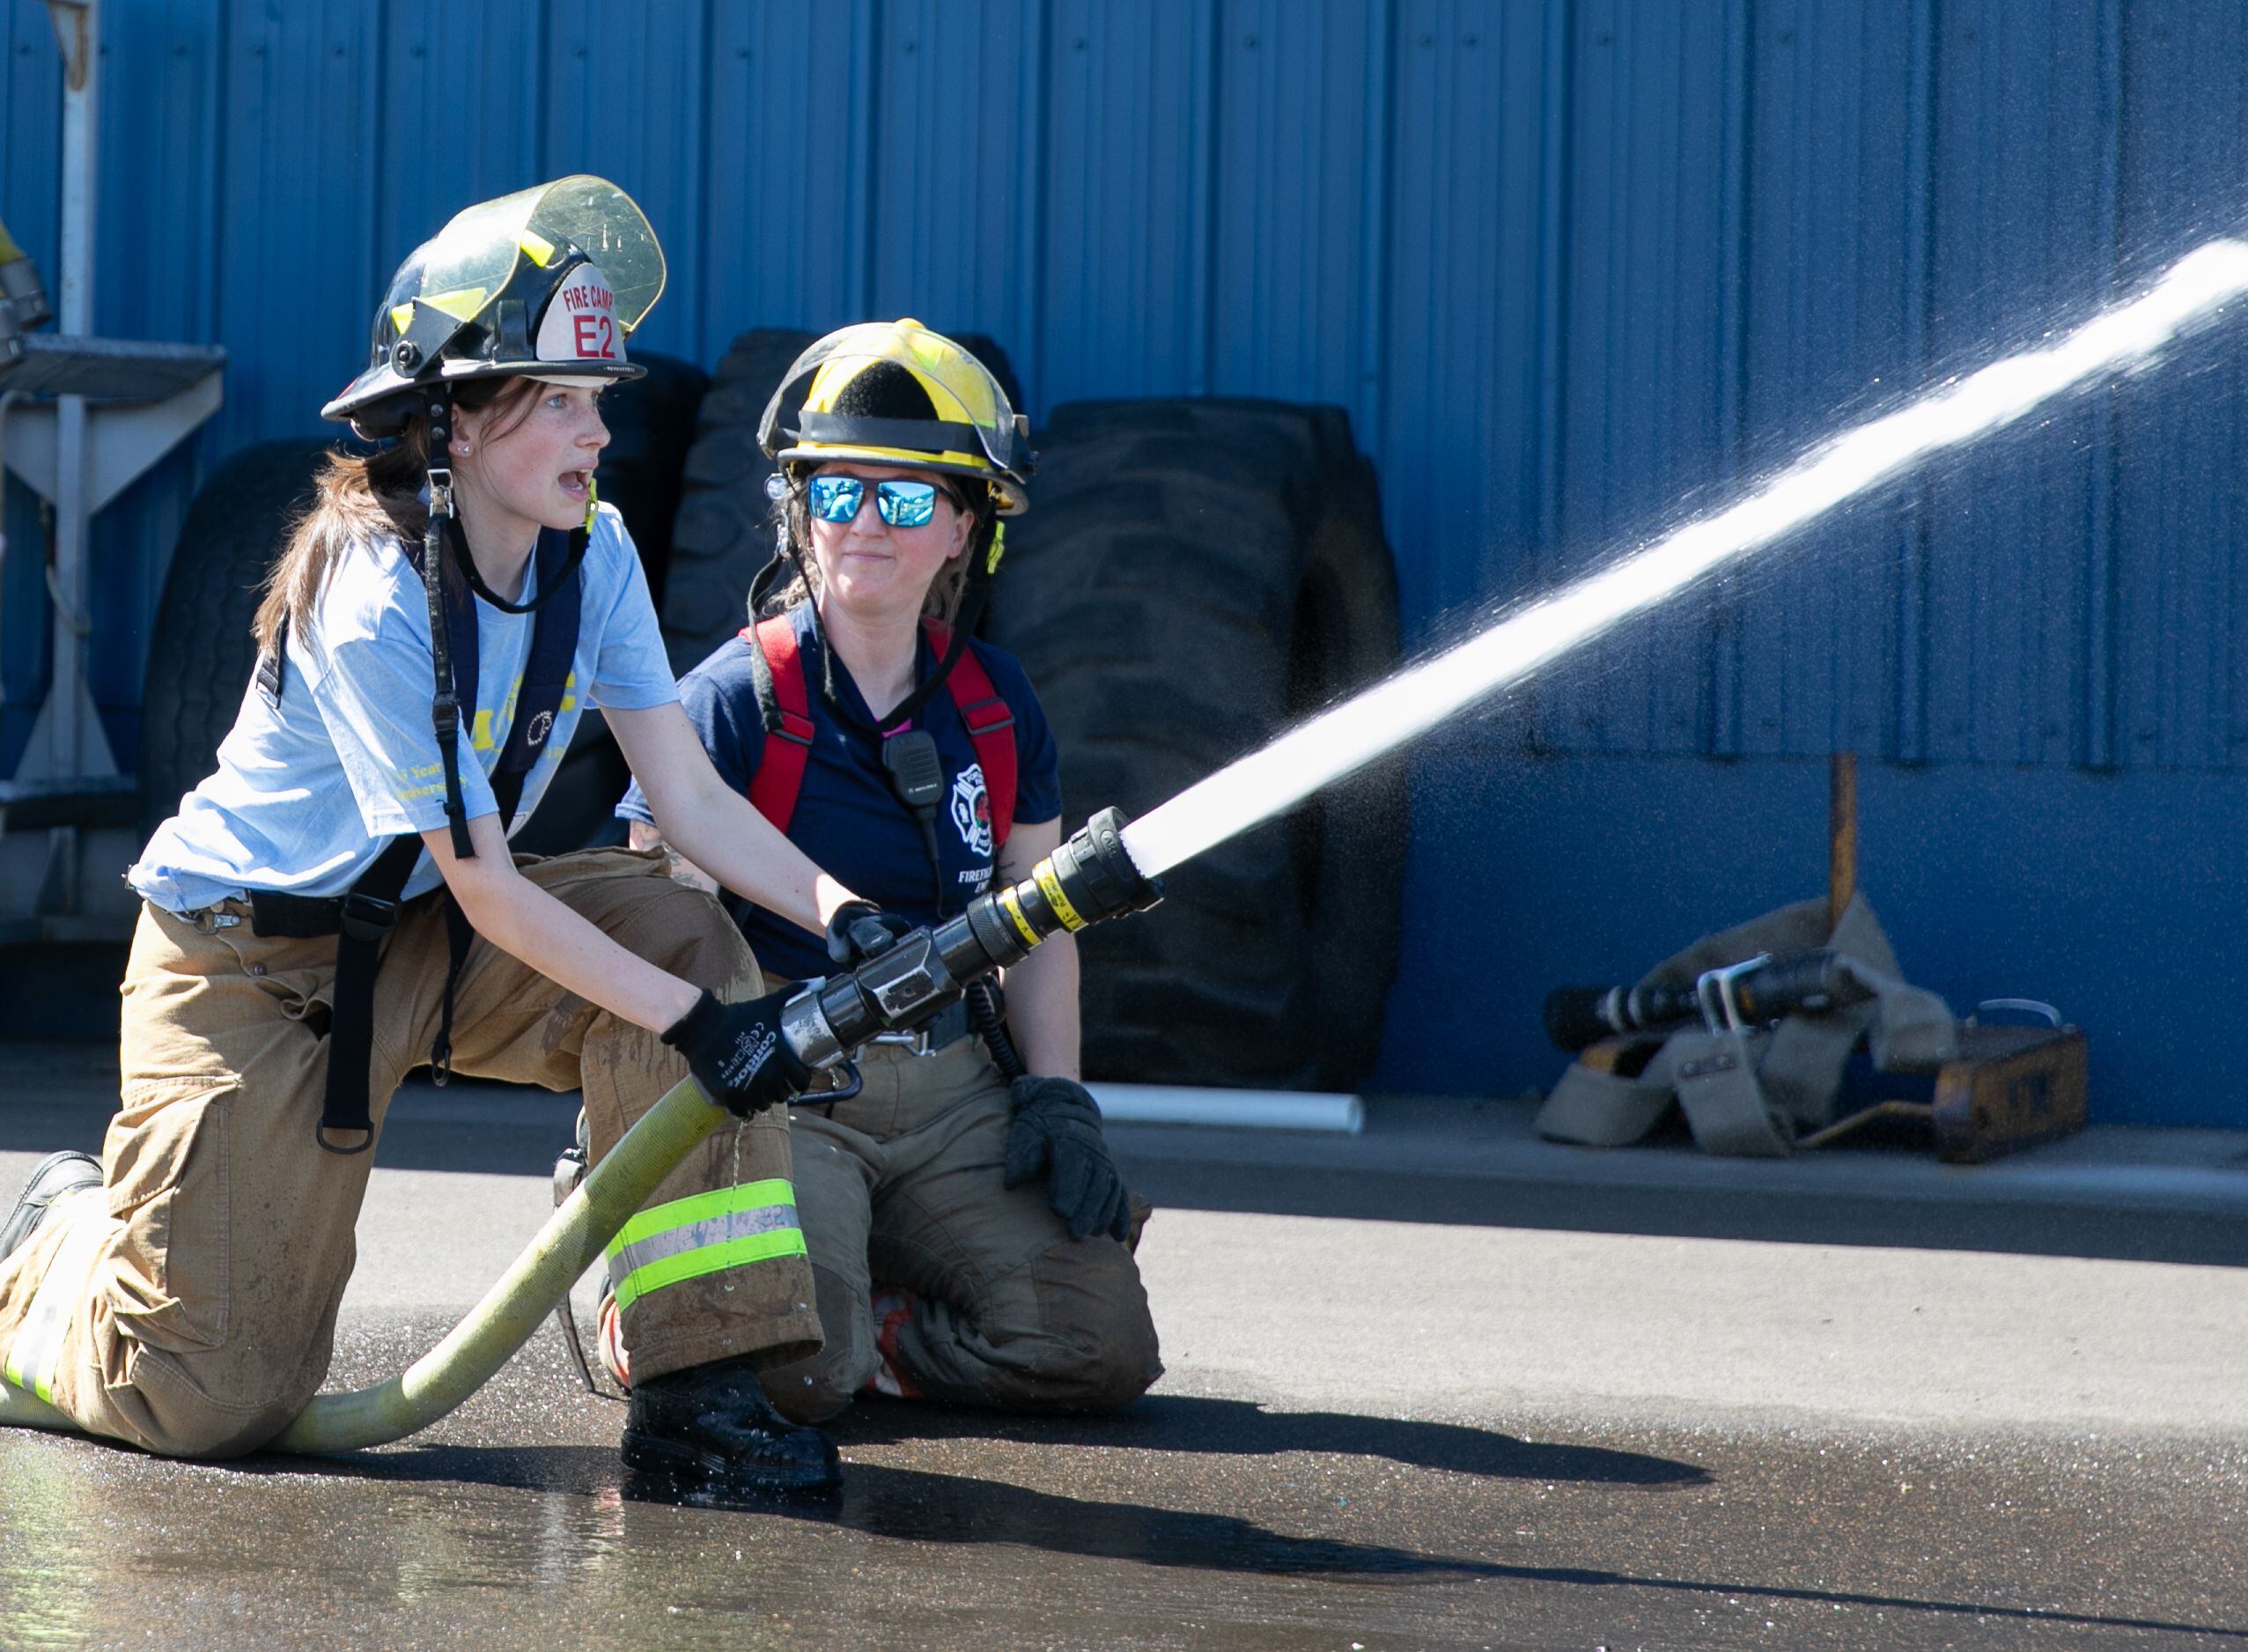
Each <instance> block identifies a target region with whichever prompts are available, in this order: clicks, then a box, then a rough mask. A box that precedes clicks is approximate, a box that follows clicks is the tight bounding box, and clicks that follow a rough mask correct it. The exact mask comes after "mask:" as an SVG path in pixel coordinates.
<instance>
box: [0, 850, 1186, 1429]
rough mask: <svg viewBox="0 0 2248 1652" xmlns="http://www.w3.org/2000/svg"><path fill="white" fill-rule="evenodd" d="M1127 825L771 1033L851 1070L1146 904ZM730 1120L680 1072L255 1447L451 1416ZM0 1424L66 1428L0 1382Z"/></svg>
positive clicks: (818, 1065) (1054, 861)
mask: <svg viewBox="0 0 2248 1652" xmlns="http://www.w3.org/2000/svg"><path fill="white" fill-rule="evenodd" d="M1125 824H1126V822H1125V818H1124V814H1123V811H1121V810H1119V809H1113V808H1111V809H1103V810H1102V812H1101V813H1100V814H1098V815H1095V816H1094V817H1093V818H1092V819H1091V820H1089V821H1087V822H1086V824H1085V826H1084V828H1083V829H1082V830H1080V831H1079V832H1078V833H1077V834H1076V835H1075V836H1073V837H1071V838H1070V839H1069V841H1068V842H1066V843H1065V844H1062V845H1061V846H1060V847H1059V848H1058V849H1056V850H1055V851H1054V852H1053V853H1052V854H1050V855H1049V856H1047V857H1046V859H1043V860H1041V861H1040V862H1039V863H1038V864H1037V865H1036V867H1033V868H1032V869H1031V873H1030V875H1029V876H1028V877H1027V878H1025V879H1023V880H1022V881H1021V882H1020V883H1016V884H1013V885H1010V886H1007V887H1006V888H1002V889H997V890H994V891H992V892H990V893H988V894H984V895H980V896H977V897H976V898H975V899H974V900H973V901H971V902H969V905H968V910H967V911H964V912H962V914H961V915H960V916H959V917H957V918H950V919H948V920H947V921H946V922H944V923H942V924H940V925H938V926H936V927H934V928H933V929H918V930H915V931H914V932H913V933H910V934H908V935H906V936H904V937H903V938H902V939H900V940H899V941H898V942H897V944H896V945H895V946H893V947H890V948H887V949H886V950H884V951H882V952H881V953H880V954H878V955H875V956H874V957H873V958H870V959H868V960H867V961H866V962H864V963H862V964H860V965H859V967H858V968H856V969H854V970H850V971H848V972H847V973H844V974H842V975H837V976H830V977H825V978H824V979H821V980H815V981H807V982H806V983H805V984H804V985H802V986H801V987H800V988H799V989H798V990H797V991H796V992H793V993H792V994H791V995H790V996H789V998H788V999H786V1001H785V1004H784V1005H783V1007H782V1010H781V1036H782V1037H784V1038H785V1039H786V1040H787V1041H788V1044H789V1046H790V1048H791V1049H792V1050H793V1051H795V1052H796V1054H797V1056H798V1057H799V1058H800V1059H801V1060H802V1061H803V1062H804V1064H805V1065H806V1066H808V1067H810V1068H812V1069H813V1070H814V1072H829V1071H842V1072H844V1073H851V1076H853V1077H854V1078H855V1073H852V1072H851V1056H852V1054H853V1053H854V1052H856V1051H858V1050H859V1048H860V1047H861V1046H863V1045H865V1044H866V1043H867V1042H869V1041H870V1040H871V1039H873V1038H874V1037H875V1036H877V1035H879V1034H881V1033H886V1032H910V1031H912V1030H913V1029H916V1028H917V1027H919V1026H921V1025H922V1024H923V1023H925V1022H926V1021H929V1020H930V1019H931V1018H932V1017H933V1016H935V1015H936V1014H939V1013H940V1011H942V1010H944V1009H947V1008H948V1007H950V1006H952V1005H953V1004H954V1003H955V1002H957V1001H958V1000H959V999H960V998H961V997H962V994H963V992H966V990H967V989H968V987H969V985H971V984H972V983H974V982H977V981H980V980H983V979H984V978H986V977H990V976H991V975H993V974H994V973H996V972H997V971H999V970H1003V969H1005V968H1006V967H1007V966H1008V965H1009V964H1013V963H1016V962H1021V960H1022V959H1024V958H1026V957H1028V955H1029V954H1030V951H1031V948H1034V947H1036V946H1037V945H1038V944H1039V943H1040V942H1041V941H1043V940H1047V939H1048V938H1049V937H1050V936H1053V935H1056V934H1058V933H1064V932H1065V931H1075V930H1080V929H1083V928H1085V927H1086V926H1087V925H1089V924H1094V923H1098V922H1101V921H1102V920H1103V919H1106V918H1119V917H1122V916H1123V915H1124V914H1125V913H1127V912H1137V911H1145V910H1146V908H1148V907H1150V906H1153V905H1154V904H1155V903H1156V902H1158V901H1160V900H1161V899H1162V896H1163V889H1162V885H1161V883H1159V882H1157V881H1155V880H1154V879H1153V878H1150V877H1146V876H1144V875H1143V874H1141V873H1140V871H1139V867H1136V866H1135V865H1134V864H1133V862H1132V859H1131V854H1130V852H1128V851H1126V849H1125V848H1124V838H1123V832H1124V826H1125ZM732 1117H733V1115H732V1114H730V1113H728V1112H727V1111H726V1110H725V1109H723V1108H721V1107H719V1106H717V1105H716V1104H715V1103H712V1102H711V1100H710V1098H709V1097H708V1096H706V1095H704V1094H703V1091H702V1088H701V1087H700V1086H699V1085H697V1083H696V1082H695V1080H693V1079H691V1078H689V1079H682V1080H680V1081H679V1082H678V1083H677V1084H675V1085H674V1086H673V1087H672V1088H670V1089H669V1090H668V1091H667V1092H666V1093H665V1094H664V1095H663V1097H662V1099H661V1100H660V1101H658V1102H657V1103H656V1104H655V1105H654V1106H653V1107H652V1108H650V1109H649V1110H647V1112H645V1114H643V1115H642V1116H641V1117H640V1118H639V1120H638V1122H637V1123H636V1124H634V1125H633V1126H632V1128H631V1129H630V1130H628V1131H626V1132H624V1135H623V1138H622V1139H620V1140H619V1141H618V1142H617V1144H616V1146H615V1147H614V1148H612V1149H611V1150H610V1151H609V1153H608V1154H607V1155H606V1156H604V1157H603V1158H602V1160H601V1162H600V1163H599V1164H597V1165H595V1166H594V1167H593V1169H591V1170H590V1171H589V1172H588V1173H587V1174H586V1179H585V1180H584V1182H582V1183H581V1184H579V1188H578V1190H577V1191H575V1192H574V1193H572V1194H571V1196H570V1197H569V1198H568V1199H567V1200H565V1201H564V1204H563V1206H562V1207H561V1208H560V1209H558V1210H557V1211H556V1212H555V1213H554V1215H553V1217H552V1218H551V1219H549V1221H548V1222H547V1224H546V1226H545V1227H544V1228H541V1229H540V1230H539V1234H538V1236H537V1237H536V1238H534V1240H532V1242H531V1243H530V1246H529V1247H528V1248H527V1250H525V1251H524V1252H523V1254H522V1255H521V1256H520V1257H518V1258H517V1259H516V1261H515V1263H514V1265H512V1266H511V1267H510V1268H509V1269H508V1270H507V1272H505V1274H503V1275H502V1276H501V1277H500V1279H499V1281H498V1283H497V1284H495V1285H494V1286H493V1287H491V1289H490V1291H488V1292H487V1293H485V1295H484V1298H483V1301H482V1302H478V1303H477V1304H476V1306H475V1308H474V1309H471V1310H470V1311H469V1313H468V1316H467V1317H466V1318H464V1319H462V1320H461V1323H460V1324H458V1325H456V1326H454V1327H453V1330H452V1331H451V1332H449V1333H448V1334H447V1335H446V1337H445V1338H444V1339H442V1340H441V1341H439V1343H438V1345H437V1346H435V1347H433V1348H431V1350H430V1351H429V1352H428V1353H425V1354H424V1355H423V1356H422V1357H421V1358H420V1359H418V1360H416V1361H415V1362H414V1363H413V1364H412V1365H410V1366H409V1367H408V1368H406V1369H405V1370H404V1371H403V1372H402V1373H401V1374H400V1375H397V1376H394V1377H393V1378H391V1379H390V1380H389V1381H388V1382H387V1383H379V1384H377V1385H376V1386H374V1387H372V1388H365V1389H359V1390H355V1391H352V1392H349V1393H337V1394H322V1395H321V1396H319V1397H318V1398H315V1399H314V1400H313V1402H312V1403H311V1404H310V1405H307V1406H306V1408H305V1410H304V1412H303V1413H302V1414H301V1415H299V1417H298V1419H297V1420H295V1421H294V1422H292V1423H291V1424H290V1425H289V1427H287V1428H285V1429H284V1430H283V1431H282V1433H281V1434H280V1435H279V1436H278V1437H277V1438H276V1439H275V1440H274V1441H272V1442H270V1443H269V1446H268V1447H267V1449H269V1450H274V1451H289V1452H301V1453H307V1454H321V1453H328V1452H335V1451H355V1450H358V1449H363V1448H365V1447H368V1446H378V1445H387V1444H389V1443H390V1442H392V1441H394V1440H402V1439H403V1438H405V1437H406V1436H407V1435H408V1434H414V1433H416V1432H418V1431H419V1430H421V1429H423V1428H426V1427H429V1426H430V1425H431V1423H433V1422H435V1421H437V1420H438V1419H439V1418H440V1417H443V1416H444V1415H445V1414H446V1412H450V1411H452V1410H453V1408H454V1407H455V1406H457V1405H460V1404H461V1401H463V1400H465V1399H467V1398H468V1397H469V1396H470V1395H471V1394H473V1393H475V1391H476V1390H478V1389H480V1388H482V1387H483V1385H484V1384H485V1383H487V1382H489V1381H490V1380H491V1378H492V1377H493V1376H494V1375H496V1374H497V1373H498V1370H499V1368H500V1367H501V1366H503V1365H505V1364H506V1363H507V1361H509V1360H510V1359H511V1358H512V1357H513V1355H514V1353H515V1351H516V1350H517V1349H519V1348H520V1347H521V1346H523V1344H524V1343H525V1342H527V1341H528V1340H529V1339H530V1337H531V1335H532V1333H533V1332H534V1331H536V1330H537V1329H538V1327H539V1324H540V1322H541V1321H542V1320H543V1319H544V1318H545V1317H546V1316H547V1315H548V1314H549V1313H550V1312H551V1311H552V1310H553V1309H554V1306H555V1304H556V1302H559V1301H561V1300H562V1298H563V1297H564V1294H567V1293H568V1291H569V1290H570V1287H571V1286H572V1285H574V1284H575V1283H576V1282H577V1280H578V1279H579V1276H580V1275H582V1274H583V1273H584V1272H586V1269H587V1268H589V1267H591V1266H592V1265H593V1263H594V1262H595V1261H597V1260H599V1259H600V1257H601V1253H602V1252H603V1251H604V1250H607V1249H608V1243H609V1241H610V1240H612V1239H614V1238H615V1236H616V1235H617V1233H618V1231H619V1230H620V1229H621V1228H623V1226H624V1224H625V1223H626V1222H628V1221H630V1220H631V1219H632V1216H633V1214H634V1213H636V1212H637V1211H638V1210H639V1208H640V1206H642V1205H643V1204H645V1202H646V1201H647V1199H648V1198H649V1196H650V1195H651V1194H652V1193H653V1192H654V1191H655V1190H656V1188H657V1187H658V1185H660V1184H661V1183H662V1181H663V1179H664V1177H666V1176H668V1175H670V1174H671V1172H672V1170H673V1169H674V1167H675V1166H677V1165H678V1163H679V1162H680V1161H681V1160H682V1159H684V1158H685V1157H686V1156H687V1155H688V1154H689V1153H690V1152H691V1151H693V1149H694V1147H696V1145H697V1143H698V1142H700V1141H702V1140H703V1139H704V1138H705V1137H706V1136H708V1135H709V1134H710V1133H711V1132H712V1131H714V1130H716V1129H718V1128H719V1126H720V1125H725V1124H726V1123H727V1122H729V1121H730V1120H731V1119H732ZM0 1426H17V1427H40V1428H56V1429H65V1430H68V1429H72V1428H74V1427H75V1425H74V1424H72V1423H71V1422H70V1420H69V1419H68V1418H67V1417H65V1416H64V1415H63V1413H62V1412H59V1411H56V1410H55V1408H54V1407H53V1406H51V1405H48V1404H46V1403H45V1402H44V1401H42V1400H41V1399H40V1398H38V1397H37V1396H35V1395H32V1394H28V1393H26V1392H24V1391H23V1390H20V1389H18V1388H15V1387H13V1386H11V1385H10V1384H7V1383H0Z"/></svg>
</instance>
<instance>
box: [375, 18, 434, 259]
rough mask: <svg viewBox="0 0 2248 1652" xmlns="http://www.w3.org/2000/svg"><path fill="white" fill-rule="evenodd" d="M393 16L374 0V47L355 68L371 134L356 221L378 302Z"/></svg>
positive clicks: (386, 195)
mask: <svg viewBox="0 0 2248 1652" xmlns="http://www.w3.org/2000/svg"><path fill="white" fill-rule="evenodd" d="M395 18H396V4H395V0H375V6H374V22H373V25H372V28H373V31H374V38H373V45H374V49H373V50H372V51H371V52H369V53H368V54H367V61H366V62H365V63H363V64H362V65H361V66H360V71H359V97H360V111H361V118H362V119H363V120H365V122H366V124H367V126H368V129H369V131H370V134H371V141H370V142H369V143H368V144H367V146H366V159H365V166H366V173H367V176H366V194H365V197H364V198H365V201H366V203H367V209H366V212H365V216H364V217H363V218H362V219H361V220H360V221H361V222H362V223H363V224H364V225H365V232H366V244H365V247H364V248H363V249H362V250H363V253H364V255H365V262H364V264H363V266H362V267H363V268H366V269H368V277H369V281H370V283H371V285H372V291H373V292H374V294H375V298H376V302H378V303H380V301H381V295H382V294H383V293H384V292H386V291H388V284H387V282H386V281H385V280H384V277H387V275H389V273H390V271H389V270H387V269H384V268H383V267H382V256H383V251H384V248H383V245H382V239H383V237H382V224H383V212H384V209H385V208H386V207H387V204H388V203H389V197H390V194H391V191H390V189H389V188H388V187H387V175H388V172H389V169H388V168H387V167H386V166H384V165H383V164H382V157H383V156H384V154H385V153H386V152H387V149H388V144H387V137H388V127H389V121H388V115H389V101H390V100H388V99H387V98H385V97H384V96H383V95H382V78H383V65H384V64H386V63H388V62H389V61H390V26H391V24H392V23H393V22H394V20H395ZM424 61H426V60H424Z"/></svg>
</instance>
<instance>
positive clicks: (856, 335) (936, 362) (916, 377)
mask: <svg viewBox="0 0 2248 1652" xmlns="http://www.w3.org/2000/svg"><path fill="white" fill-rule="evenodd" d="M807 380H808V381H809V385H808V388H807V390H806V392H805V395H804V402H803V407H802V409H801V410H800V412H799V413H798V414H797V416H796V427H795V428H794V429H793V430H784V429H783V428H782V427H781V418H782V409H783V407H784V405H785V402H787V400H788V396H789V392H790V390H791V389H792V387H795V386H798V385H802V384H805V383H806V381H807ZM757 441H758V445H759V446H761V447H763V449H764V451H765V453H766V454H768V455H770V457H772V458H774V459H776V460H778V461H780V462H781V463H783V464H795V463H806V464H812V463H821V462H824V461H829V460H858V461H864V462H866V463H872V464H884V465H902V466H907V467H910V468H920V469H926V470H934V471H939V472H942V473H946V474H949V475H954V476H973V477H977V478H979V479H981V480H982V481H984V483H987V484H989V485H990V487H991V493H992V497H993V498H994V499H995V501H996V502H997V504H998V507H999V513H1001V514H1002V515H1009V516H1012V515H1013V514H1015V513H1019V512H1020V511H1021V510H1022V509H1023V508H1024V505H1025V504H1026V503H1027V499H1026V490H1025V489H1024V486H1023V484H1024V483H1025V481H1026V480H1027V479H1028V476H1029V475H1030V470H1031V459H1030V454H1029V449H1028V441H1027V439H1026V433H1025V430H1024V425H1023V421H1022V420H1021V418H1019V417H1017V416H1016V414H1015V411H1014V409H1013V407H1012V406H1011V405H1009V403H1008V402H1007V397H1006V391H1005V390H1003V389H1001V388H1000V387H999V380H997V379H995V378H993V377H992V375H991V372H989V371H988V370H987V369H986V368H985V367H984V364H983V363H981V362H979V361H977V359H976V358H975V357H974V356H972V355H970V354H969V352H968V351H967V350H963V349H962V348H961V347H960V346H959V345H958V344H956V343H954V342H953V341H952V340H951V339H949V338H947V337H946V336H944V335H943V334H941V333H933V332H931V331H930V330H929V329H928V328H925V327H924V326H922V325H921V324H920V323H919V322H918V321H912V320H910V319H908V320H905V321H868V322H864V323H861V324H860V325H859V326H856V327H846V328H842V329H841V330H840V331H837V332H834V333H830V334H829V335H828V336H826V337H825V338H822V339H820V340H818V341H817V342H815V343H814V344H813V345H812V346H811V347H810V348H809V349H807V350H805V352H804V353H803V354H802V355H800V356H799V357H798V358H796V361H795V363H794V364H793V365H792V366H791V367H790V368H789V370H788V372H786V373H785V375H784V376H783V377H782V380H781V382H780V385H779V387H778V388H777V389H776V390H775V391H774V393H773V396H772V399H771V400H770V402H767V403H766V406H765V414H764V417H763V420H762V421H761V422H760V424H759V425H758V429H757Z"/></svg>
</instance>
